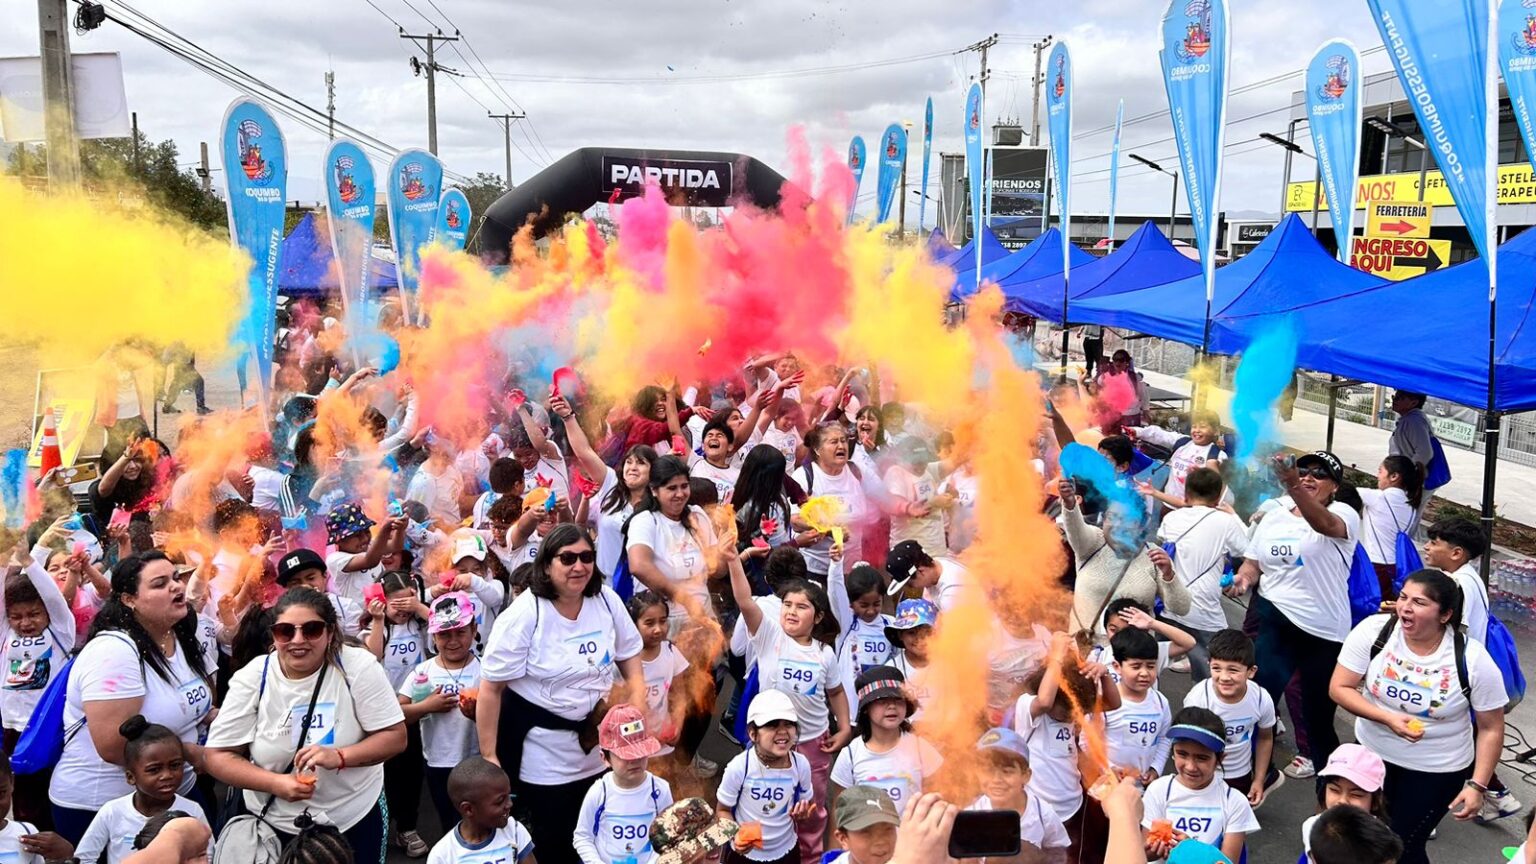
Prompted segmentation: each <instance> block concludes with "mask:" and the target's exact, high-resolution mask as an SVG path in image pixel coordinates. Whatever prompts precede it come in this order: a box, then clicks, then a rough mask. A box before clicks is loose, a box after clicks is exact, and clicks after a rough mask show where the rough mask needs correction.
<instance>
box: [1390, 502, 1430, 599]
mask: <svg viewBox="0 0 1536 864" xmlns="http://www.w3.org/2000/svg"><path fill="white" fill-rule="evenodd" d="M1387 512H1388V513H1392V508H1391V507H1388V508H1387ZM1413 522H1414V520H1413V519H1410V520H1408V527H1409V528H1412V527H1413ZM1392 525H1393V527H1395V528H1396V529H1397V541H1396V549H1397V573H1396V574H1395V575H1393V577H1392V590H1393V592H1395V593H1398V594H1401V593H1402V592H1403V582H1404V581H1405V580H1406V579H1407V578H1408V577H1409V575H1411V574H1413V573H1417V572H1418V571H1420V570H1423V569H1424V559H1423V558H1420V557H1419V550H1418V547H1416V546H1414V545H1413V538H1412V537H1409V536H1408V532H1407V531H1405V530H1403V526H1401V525H1398V524H1397V514H1396V513H1392Z"/></svg>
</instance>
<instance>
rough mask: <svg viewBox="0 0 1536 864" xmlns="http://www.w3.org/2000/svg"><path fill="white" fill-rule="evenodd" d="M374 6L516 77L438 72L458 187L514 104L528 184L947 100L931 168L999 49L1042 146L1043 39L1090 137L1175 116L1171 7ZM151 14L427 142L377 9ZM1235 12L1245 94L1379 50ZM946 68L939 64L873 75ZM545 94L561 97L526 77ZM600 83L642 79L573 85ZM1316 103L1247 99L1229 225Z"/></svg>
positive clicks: (141, 106)
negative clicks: (328, 79) (1321, 64)
mask: <svg viewBox="0 0 1536 864" xmlns="http://www.w3.org/2000/svg"><path fill="white" fill-rule="evenodd" d="M374 2H376V3H377V4H378V5H379V6H380V7H381V8H382V9H383V10H384V12H385V13H387V16H389V17H390V18H392V19H394V21H397V22H399V23H400V24H401V25H403V26H404V27H405V28H407V29H408V30H410V31H411V32H415V33H420V32H423V31H424V29H425V28H427V27H428V26H429V25H428V23H427V21H424V20H423V18H422V17H419V16H418V15H417V13H416V12H415V11H413V8H411V7H415V9H419V10H421V12H422V13H425V15H426V16H427V17H429V18H431V19H432V20H433V21H434V22H436V23H437V24H439V25H441V26H442V27H443V29H444V30H445V31H448V32H452V29H453V28H452V27H451V26H450V25H449V24H448V22H447V21H446V20H445V19H444V17H443V16H442V15H441V12H440V11H439V10H438V8H437V7H441V9H442V10H443V11H447V12H448V13H449V14H451V15H452V16H453V24H455V25H457V26H458V27H459V28H462V30H463V32H464V34H466V35H467V36H468V40H469V44H470V45H472V46H473V47H474V49H475V51H476V52H478V57H479V58H481V59H483V61H484V63H485V65H487V66H489V67H490V69H492V70H494V71H495V72H496V73H497V74H498V75H503V76H507V78H506V79H505V80H501V81H499V82H496V83H490V82H486V81H483V80H479V79H477V78H475V77H463V78H453V77H452V76H449V75H447V74H444V75H440V76H439V80H438V87H437V90H438V131H439V139H440V141H441V147H440V150H441V154H442V156H443V158H444V161H445V163H446V164H447V165H448V167H449V168H450V169H451V170H453V171H455V172H458V173H461V174H473V173H475V172H478V171H490V172H494V173H498V174H500V173H502V172H503V171H504V168H503V164H504V157H503V149H502V147H503V145H502V133H501V129H500V126H499V124H498V123H496V122H494V121H492V120H490V119H488V118H487V117H486V113H487V110H490V111H495V112H504V111H508V110H510V109H509V108H508V104H507V103H508V101H509V100H508V97H509V96H510V98H511V101H515V103H516V104H517V105H518V106H521V108H523V109H526V110H527V112H528V114H529V117H530V119H531V123H532V126H531V128H529V127H526V126H524V125H523V124H518V126H516V127H514V131H513V142H514V144H515V145H517V146H518V147H519V148H520V151H521V152H519V151H516V150H515V151H514V153H513V165H512V170H513V177H514V179H515V180H523V179H526V178H527V177H528V176H530V175H531V174H532V173H534V172H535V171H537V170H538V169H539V168H540V167H542V165H543V164H544V162H545V161H546V159H545V157H544V153H545V152H546V151H547V153H548V155H549V156H550V157H551V158H558V157H560V156H562V155H564V154H565V153H567V152H569V151H570V150H572V149H575V148H577V147H581V146H587V145H594V144H605V145H614V146H652V147H678V148H697V149H710V150H734V151H739V152H745V153H750V154H752V155H754V156H757V157H758V158H760V159H763V160H764V161H765V162H767V163H769V164H771V165H775V166H778V167H780V168H785V167H787V166H786V164H785V142H786V139H787V131H788V129H789V128H790V127H791V126H794V125H800V126H803V127H804V128H805V129H806V130H807V133H808V135H809V137H810V139H811V141H812V143H813V144H814V145H815V146H816V147H818V148H821V147H829V148H832V149H833V150H834V151H837V152H841V151H842V150H843V149H844V148H846V146H847V141H848V138H849V137H850V136H852V135H853V134H862V135H864V136H865V138H866V139H867V140H868V139H872V138H874V137H875V136H877V135H878V134H879V132H880V130H881V129H882V128H884V126H885V125H886V124H887V123H889V122H893V121H898V122H899V121H901V120H911V121H914V122H915V123H918V124H920V123H921V119H922V105H923V100H924V99H925V98H926V97H928V96H930V95H931V96H932V97H933V99H934V110H935V122H936V126H937V128H936V130H935V140H934V151H935V153H938V152H959V151H960V150H961V139H960V134H959V131H960V123H959V116H960V114H961V111H962V106H961V101H962V99H963V93H964V90H965V88H966V87H967V86H968V84H969V81H970V79H971V76H973V75H975V74H976V71H977V68H978V62H977V61H978V58H977V55H976V54H974V53H963V54H962V53H948V52H958V51H959V49H961V48H963V47H964V46H966V45H968V44H970V43H972V42H975V41H976V40H977V39H980V38H982V37H984V36H986V35H988V34H990V33H993V32H1001V33H1002V39H1001V41H1000V43H999V44H998V45H997V47H995V48H994V49H993V50H992V51H991V53H990V57H989V66H990V67H991V69H992V73H993V77H992V79H991V81H990V83H989V85H988V87H989V110H988V113H989V114H991V115H993V116H999V115H1003V114H1010V115H1012V116H1015V117H1018V118H1020V119H1021V120H1022V121H1023V122H1024V124H1025V126H1026V131H1027V127H1028V120H1029V116H1028V115H1029V105H1030V87H1029V78H1030V75H1031V74H1032V72H1033V66H1034V56H1033V52H1032V51H1031V50H1030V43H1031V41H1033V39H1035V38H1038V36H1037V35H1034V34H1040V33H1052V34H1054V35H1055V36H1056V37H1057V38H1059V39H1065V40H1066V41H1067V42H1068V44H1069V45H1070V46H1071V48H1072V51H1073V56H1074V64H1075V67H1076V70H1077V81H1078V88H1079V89H1078V93H1077V97H1076V102H1075V124H1074V125H1075V128H1076V130H1078V132H1079V134H1081V133H1083V132H1086V131H1089V130H1094V129H1099V128H1101V127H1105V126H1108V125H1109V124H1111V123H1113V121H1114V114H1115V106H1116V104H1117V102H1118V101H1119V100H1121V99H1124V101H1125V114H1126V117H1127V118H1128V119H1129V118H1134V117H1138V116H1140V115H1143V114H1147V113H1149V112H1157V111H1162V110H1164V109H1165V108H1166V107H1167V106H1166V99H1165V96H1164V93H1163V88H1162V82H1161V77H1160V73H1159V71H1158V65H1157V48H1158V40H1157V36H1156V33H1157V28H1158V24H1159V20H1160V18H1161V14H1162V10H1163V7H1162V4H1161V3H1148V2H1130V0H1076V2H1073V3H1070V4H1059V5H1058V4H1052V5H1050V6H1049V7H1047V6H1046V4H1041V3H1039V2H1031V0H956V2H950V3H934V2H932V0H886V2H882V3H880V4H878V5H875V4H870V3H864V2H856V0H780V2H775V3H762V2H755V0H648V2H645V3H634V2H622V0H591V2H587V3H582V4H576V3H548V2H541V3H530V2H521V0H520V2H505V0H454V2H452V3H448V2H442V0H439V2H437V3H436V4H432V3H430V2H428V0H409V5H408V4H407V2H406V0H374ZM113 5H117V6H120V4H109V6H113ZM133 5H134V8H136V9H139V10H141V11H143V12H144V13H145V14H147V15H149V16H151V17H153V18H155V19H157V20H159V21H160V22H161V23H163V24H165V25H167V26H169V27H171V28H172V29H174V30H176V31H178V32H180V33H181V34H183V35H185V36H187V37H189V38H191V39H193V40H194V41H196V42H198V43H199V44H201V45H202V46H204V47H205V48H207V49H209V50H210V51H212V52H214V53H215V54H218V55H219V56H221V57H223V58H225V59H227V60H229V61H230V62H232V63H234V64H236V65H238V66H240V67H242V68H243V69H245V70H247V71H248V72H250V73H251V74H253V75H255V76H257V77H259V78H262V79H264V80H266V81H268V82H270V83H272V84H273V85H275V86H277V87H279V88H281V89H283V90H285V91H287V92H289V93H291V94H292V95H294V96H295V97H298V98H300V99H303V100H304V101H305V102H307V103H309V104H311V105H314V106H317V107H320V108H322V109H323V107H324V105H325V99H326V94H325V85H324V74H325V72H326V71H327V70H334V71H335V74H336V112H337V117H338V118H339V119H341V120H342V121H344V122H347V123H351V124H353V125H355V126H357V127H360V128H362V129H364V130H365V131H367V132H369V133H370V134H372V135H374V136H376V137H378V138H381V139H383V140H385V141H388V142H390V143H392V144H394V145H396V146H401V147H404V146H425V144H426V128H425V127H426V85H425V82H424V81H423V80H421V79H419V78H414V77H413V76H412V74H411V70H410V68H409V66H408V58H409V57H411V56H412V55H415V56H418V57H423V56H424V55H423V52H422V51H421V49H420V48H419V47H418V46H416V45H412V44H410V43H408V42H405V41H402V40H401V39H399V38H398V36H397V34H396V25H395V24H394V23H392V22H391V21H390V20H386V16H385V15H384V14H380V13H379V12H377V11H375V10H374V9H373V8H370V6H369V5H368V3H367V2H365V0H222V2H220V3H219V4H217V5H212V4H205V3H187V2H185V0H135V3H134V4H133ZM118 11H119V14H121V11H120V10H118ZM1233 16H1234V23H1233V27H1234V51H1233V71H1232V76H1231V77H1232V81H1233V84H1234V86H1239V85H1243V84H1246V83H1249V82H1253V81H1261V80H1265V79H1268V78H1272V77H1274V76H1276V75H1281V74H1283V73H1287V72H1292V71H1295V70H1298V69H1300V68H1302V66H1303V65H1304V64H1305V62H1306V60H1307V59H1308V57H1309V56H1310V54H1311V52H1312V50H1313V49H1314V48H1315V47H1316V46H1317V45H1318V44H1320V43H1321V42H1322V41H1324V40H1325V39H1327V38H1331V37H1334V36H1345V37H1348V38H1352V39H1354V40H1355V42H1356V43H1357V45H1358V46H1359V47H1360V48H1362V49H1365V48H1369V47H1372V46H1374V45H1376V44H1378V43H1379V41H1380V40H1379V38H1378V37H1377V35H1376V33H1375V30H1374V27H1373V26H1372V25H1371V23H1370V20H1369V18H1368V16H1367V14H1366V12H1365V7H1364V5H1363V4H1349V5H1347V6H1344V7H1340V6H1339V5H1338V4H1334V3H1325V2H1323V0H1298V2H1293V3H1288V4H1269V5H1255V4H1247V3H1235V4H1233ZM1022 31H1030V33H1025V32H1022ZM72 39H73V47H74V50H76V51H120V52H122V54H123V59H124V69H125V73H126V76H127V91H128V97H129V103H130V106H131V107H132V109H133V110H135V111H137V112H138V115H139V123H140V126H141V128H142V129H143V130H144V131H145V133H146V134H148V135H149V136H150V137H151V138H153V139H157V140H158V139H163V138H171V139H174V140H175V141H176V142H177V144H178V145H179V147H180V148H181V152H182V153H183V154H184V159H185V160H186V161H188V162H190V161H192V158H193V157H192V155H191V154H195V153H196V152H197V145H198V142H200V141H207V142H209V143H210V144H211V143H213V142H215V141H216V140H217V136H218V123H219V119H220V118H221V117H222V116H223V112H224V109H225V106H226V105H227V104H228V102H229V100H230V99H232V98H233V97H234V95H235V93H234V91H233V90H231V89H230V88H229V87H227V86H226V85H224V84H222V83H220V82H217V81H214V80H213V79H210V78H208V77H206V76H205V75H203V74H202V73H200V72H198V71H196V70H194V69H193V68H192V67H190V66H188V65H186V64H185V63H183V62H182V61H181V60H179V59H177V58H174V57H172V56H171V55H169V54H167V53H165V52H164V51H162V50H161V49H159V48H157V47H155V46H153V45H151V44H149V43H147V42H146V41H145V40H143V39H141V38H139V37H137V36H135V35H132V34H130V33H127V32H125V31H124V30H123V29H122V28H121V27H118V26H117V25H115V24H112V23H111V22H108V23H107V24H106V25H104V26H103V27H102V28H101V29H99V30H97V31H94V32H92V33H89V34H85V35H76V36H72ZM36 48H37V29H36V21H35V19H34V18H32V16H31V14H30V13H28V14H23V15H12V16H9V17H7V18H6V19H5V20H3V21H0V54H13V55H14V54H27V53H34V52H35V51H36ZM936 52H945V53H942V54H941V55H940V56H937V57H934V58H932V59H926V60H914V61H911V62H903V63H896V64H890V65H874V64H878V63H880V62H881V61H886V60H890V59H892V58H911V57H917V56H920V55H925V54H933V53H936ZM438 62H439V63H441V64H442V65H444V66H447V67H450V68H453V69H455V70H458V71H460V72H462V73H465V74H466V76H469V75H470V73H474V72H479V71H480V63H479V62H477V60H476V57H475V56H474V55H473V54H471V52H470V51H469V50H467V47H466V46H465V45H463V44H460V45H457V46H455V45H452V44H451V43H450V44H449V45H446V46H440V48H439V51H438ZM859 64H865V65H864V67H863V68H859V69H856V70H848V71H840V72H836V73H828V74H808V75H799V76H792V77H782V76H779V77H754V78H745V79H741V80H716V81H710V82H697V81H695V80H693V79H697V78H700V77H704V76H708V77H715V78H718V77H721V76H740V75H761V74H762V73H769V72H782V71H785V70H807V69H825V68H826V67H843V66H856V65H859ZM1366 66H1367V69H1368V71H1377V70H1379V69H1385V68H1387V66H1388V64H1387V61H1386V59H1385V58H1384V57H1382V56H1380V55H1376V56H1375V57H1373V58H1368V59H1367V63H1366ZM668 67H671V68H668ZM528 76H539V77H540V78H544V79H564V80H539V81H530V80H524V79H526V78H527V77H528ZM583 78H586V79H590V78H601V79H623V80H626V81H635V82H640V83H637V84H633V85H625V84H611V83H608V84H592V83H583V82H581V81H579V80H575V79H583ZM1298 86H1299V80H1298V79H1291V80H1286V81H1280V82H1278V83H1275V84H1272V85H1270V86H1266V87H1263V88H1262V89H1259V90H1257V91H1255V92H1252V93H1248V94H1241V95H1238V96H1235V97H1233V99H1232V103H1231V107H1230V109H1229V117H1231V118H1232V119H1233V120H1240V119H1242V118H1246V117H1249V116H1250V115H1254V114H1260V113H1261V112H1269V111H1274V113H1271V114H1268V115H1266V116H1260V117H1256V118H1254V119H1249V120H1243V121H1242V122H1241V123H1235V124H1234V125H1233V126H1232V128H1230V129H1229V130H1228V143H1229V144H1240V143H1241V144H1243V146H1238V147H1233V148H1232V150H1229V160H1228V163H1227V165H1228V167H1227V173H1226V178H1225V182H1224V184H1223V202H1222V204H1223V207H1224V208H1226V209H1230V210H1252V209H1258V210H1274V209H1275V208H1276V206H1277V203H1278V199H1279V197H1280V193H1279V185H1280V180H1281V177H1280V171H1281V167H1280V166H1281V164H1282V162H1283V159H1282V154H1281V152H1280V151H1279V150H1278V149H1275V148H1259V147H1258V146H1257V145H1253V146H1254V148H1255V149H1251V150H1250V149H1249V146H1248V144H1247V143H1246V142H1252V141H1254V140H1255V139H1256V137H1257V134H1258V132H1260V131H1274V132H1279V131H1283V129H1284V127H1285V123H1286V121H1287V119H1288V114H1287V113H1286V112H1285V111H1283V110H1280V111H1275V109H1282V108H1284V107H1285V106H1286V105H1288V104H1289V101H1290V94H1291V92H1292V91H1293V90H1294V89H1296V88H1297V87H1298ZM466 91H467V92H466ZM1043 125H1044V124H1043V120H1042V126H1043ZM919 128H920V127H919ZM284 129H285V132H286V133H287V135H288V138H289V141H290V144H289V151H290V163H291V164H292V166H293V167H292V169H291V170H292V172H293V174H294V175H295V178H296V182H295V184H294V188H293V191H292V193H291V196H290V197H292V195H299V196H300V197H309V198H312V197H314V196H315V194H317V192H318V185H317V184H315V183H314V181H313V180H309V181H302V180H301V178H315V177H318V176H320V175H321V171H320V170H319V162H320V159H321V155H322V154H323V152H324V148H325V140H324V135H323V134H320V133H316V132H314V131H311V130H309V129H305V128H303V127H301V126H299V125H298V124H296V123H293V122H284ZM535 131H536V134H535ZM1042 134H1043V133H1042ZM1168 136H1169V128H1168V122H1167V118H1166V117H1158V118H1155V119H1151V120H1147V121H1144V122H1139V123H1134V124H1132V125H1129V126H1127V127H1126V130H1125V136H1124V148H1123V151H1122V152H1125V153H1129V152H1137V153H1141V154H1142V155H1146V156H1147V157H1148V158H1153V159H1156V160H1158V161H1162V162H1166V163H1173V162H1175V161H1176V160H1175V159H1174V156H1173V154H1174V148H1173V145H1172V143H1171V142H1161V141H1160V139H1165V138H1167V137H1168ZM1304 143H1307V142H1304ZM1109 144H1110V135H1109V133H1107V132H1100V133H1097V134H1094V135H1084V136H1083V137H1081V138H1079V139H1077V140H1076V141H1075V142H1074V156H1075V157H1076V158H1077V159H1079V160H1082V161H1079V162H1077V163H1076V164H1074V178H1075V179H1074V194H1073V198H1074V206H1075V207H1076V208H1077V209H1080V210H1082V211H1083V212H1090V211H1102V210H1104V209H1105V208H1106V207H1107V203H1108V202H1107V197H1108V183H1107V179H1108V177H1107V173H1106V172H1105V170H1104V169H1106V168H1107V167H1108V158H1107V155H1105V154H1107V153H1108V151H1109ZM919 148H920V131H919V132H918V133H917V134H915V135H914V152H920V149H919ZM1309 149H1310V148H1309ZM1232 151H1237V152H1232ZM1088 157H1091V158H1088ZM1306 161H1307V160H1304V159H1303V160H1301V162H1300V163H1299V167H1298V168H1297V172H1298V174H1299V175H1300V176H1310V172H1311V166H1310V165H1308V164H1306ZM916 162H917V160H913V164H912V167H911V173H912V175H913V176H914V177H916V176H917V174H918V173H919V171H920V166H918V165H917V164H916ZM311 166H313V167H311ZM378 167H380V168H382V167H383V166H382V165H380V166H378ZM934 174H935V176H936V175H937V160H935V166H934ZM1168 182H1169V181H1168V178H1166V177H1163V176H1161V175H1157V174H1154V173H1152V172H1150V171H1147V170H1146V169H1143V168H1141V167H1140V166H1135V165H1134V164H1127V165H1123V167H1122V176H1121V183H1120V194H1121V203H1120V210H1121V212H1122V213H1144V214H1149V215H1151V214H1161V213H1165V212H1166V207H1167V197H1168ZM866 186H867V184H866ZM1181 209H1183V208H1182V207H1181Z"/></svg>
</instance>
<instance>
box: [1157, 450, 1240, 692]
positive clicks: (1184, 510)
mask: <svg viewBox="0 0 1536 864" xmlns="http://www.w3.org/2000/svg"><path fill="white" fill-rule="evenodd" d="M1222 488H1223V484H1222V482H1221V474H1219V473H1218V472H1217V471H1216V470H1215V469H1214V468H1205V467H1202V468H1195V469H1192V470H1191V471H1190V472H1189V474H1188V476H1187V478H1186V479H1185V483H1184V496H1185V500H1186V501H1188V502H1189V506H1188V507H1180V508H1178V509H1177V510H1171V511H1169V512H1168V515H1166V516H1164V517H1163V521H1162V523H1161V524H1160V525H1159V526H1158V529H1157V539H1158V540H1159V541H1160V542H1162V543H1163V544H1165V545H1166V544H1172V545H1173V549H1172V550H1171V552H1170V555H1171V557H1172V558H1173V570H1174V573H1176V574H1177V575H1178V578H1179V580H1180V581H1181V582H1183V583H1184V587H1185V588H1186V589H1188V591H1189V612H1187V613H1185V614H1183V615H1178V614H1175V613H1174V612H1171V611H1164V613H1163V616H1162V617H1163V618H1164V619H1165V620H1167V621H1168V622H1169V623H1171V624H1173V625H1174V626H1175V627H1178V628H1179V629H1180V630H1183V631H1185V632H1187V633H1189V634H1190V635H1191V636H1194V637H1195V647H1194V648H1192V649H1190V652H1189V672H1190V679H1191V680H1192V681H1194V682H1199V681H1203V680H1205V679H1206V678H1208V677H1210V674H1211V655H1210V651H1209V650H1208V646H1209V645H1210V642H1211V637H1212V636H1214V635H1216V632H1217V631H1219V630H1222V629H1225V628H1226V626H1227V613H1226V611H1225V610H1224V609H1223V608H1222V605H1221V589H1222V587H1223V586H1222V584H1221V583H1222V579H1223V576H1224V574H1225V573H1226V569H1227V568H1226V564H1227V559H1228V557H1229V556H1230V557H1233V558H1238V559H1241V558H1242V556H1243V552H1244V550H1246V549H1247V547H1248V532H1247V531H1246V530H1245V529H1244V527H1243V522H1242V520H1241V519H1239V518H1237V516H1235V515H1233V514H1232V513H1230V512H1228V511H1225V510H1217V509H1215V508H1216V506H1217V504H1218V502H1220V501H1221V496H1222Z"/></svg>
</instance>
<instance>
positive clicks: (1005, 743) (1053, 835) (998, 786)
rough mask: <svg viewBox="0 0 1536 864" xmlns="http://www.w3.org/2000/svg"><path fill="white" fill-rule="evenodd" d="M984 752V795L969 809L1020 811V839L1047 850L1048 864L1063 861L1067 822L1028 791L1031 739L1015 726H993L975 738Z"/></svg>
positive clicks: (982, 788)
mask: <svg viewBox="0 0 1536 864" xmlns="http://www.w3.org/2000/svg"><path fill="white" fill-rule="evenodd" d="M976 749H977V750H978V751H979V752H980V753H981V754H982V758H983V763H982V768H981V796H980V797H978V798H977V799H976V800H975V801H972V802H971V804H970V806H969V807H966V808H965V809H967V810H1013V811H1015V812H1017V813H1018V814H1019V840H1020V841H1022V842H1024V843H1029V844H1031V845H1033V846H1035V847H1036V848H1038V849H1040V850H1041V851H1042V852H1044V853H1045V857H1044V859H1042V860H1044V861H1045V862H1047V864H1062V862H1065V861H1066V860H1067V849H1068V847H1070V846H1071V845H1072V839H1071V838H1070V837H1068V836H1067V826H1066V825H1065V824H1064V823H1063V822H1062V821H1061V818H1060V817H1058V816H1057V815H1056V811H1054V810H1052V809H1051V805H1049V804H1047V803H1045V802H1044V801H1042V800H1041V798H1040V796H1039V795H1031V794H1029V781H1030V770H1029V742H1027V741H1025V740H1024V738H1022V737H1021V736H1020V735H1019V733H1017V732H1015V731H1013V730H1012V729H1004V728H998V729H990V730H988V731H987V732H986V734H984V735H982V736H981V740H980V741H977V742H976Z"/></svg>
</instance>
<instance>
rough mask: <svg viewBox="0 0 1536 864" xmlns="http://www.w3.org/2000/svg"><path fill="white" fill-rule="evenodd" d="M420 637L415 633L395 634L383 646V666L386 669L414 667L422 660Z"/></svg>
mask: <svg viewBox="0 0 1536 864" xmlns="http://www.w3.org/2000/svg"><path fill="white" fill-rule="evenodd" d="M422 639H423V637H422V636H420V635H417V634H407V635H404V636H396V637H395V638H393V639H391V640H389V644H388V645H385V646H384V666H385V668H387V669H414V668H415V667H416V664H417V663H420V662H421V660H422V656H421V650H422Z"/></svg>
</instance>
